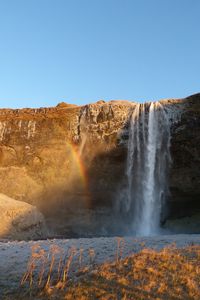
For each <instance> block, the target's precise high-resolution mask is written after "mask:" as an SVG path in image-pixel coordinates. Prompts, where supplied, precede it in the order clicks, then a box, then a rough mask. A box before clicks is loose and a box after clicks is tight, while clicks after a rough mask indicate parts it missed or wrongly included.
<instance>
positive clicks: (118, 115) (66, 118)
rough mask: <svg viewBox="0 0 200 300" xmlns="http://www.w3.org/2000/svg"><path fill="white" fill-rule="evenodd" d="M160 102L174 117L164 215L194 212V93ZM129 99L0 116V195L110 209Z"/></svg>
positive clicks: (120, 171)
mask: <svg viewBox="0 0 200 300" xmlns="http://www.w3.org/2000/svg"><path fill="white" fill-rule="evenodd" d="M161 103H162V104H163V105H164V106H165V107H166V111H168V112H169V113H170V114H171V115H172V117H171V118H172V126H171V156H172V166H171V171H170V176H169V180H170V182H169V186H170V198H169V199H168V202H169V205H168V207H169V211H168V216H171V217H177V216H185V215H187V214H188V209H189V210H190V213H193V212H196V211H197V210H198V208H200V201H199V199H200V171H199V170H200V147H199V146H200V135H199V132H200V131H199V130H200V94H197V95H193V96H191V97H188V98H185V99H179V100H173V99H172V100H163V101H161ZM134 107H135V103H134V102H129V101H110V102H104V101H103V100H101V101H98V102H97V103H94V104H89V105H85V106H74V105H68V104H66V103H61V104H59V105H57V106H56V107H51V108H39V109H27V108H26V109H14V110H12V109H1V110H0V192H2V193H4V194H7V195H9V196H10V197H13V198H15V199H18V200H22V201H26V202H28V203H30V204H34V205H36V206H37V207H38V208H39V209H40V210H42V212H44V213H45V215H49V214H55V213H56V210H57V209H58V210H60V208H62V209H63V208H66V209H67V210H68V211H70V210H72V209H76V208H77V207H78V208H81V207H85V208H87V209H90V208H95V207H97V206H107V207H110V208H112V207H113V204H114V202H115V199H116V197H117V192H118V187H119V186H120V184H121V182H122V179H123V176H124V172H125V166H126V157H127V140H128V132H129V131H128V130H129V117H130V114H131V112H132V110H133V109H134Z"/></svg>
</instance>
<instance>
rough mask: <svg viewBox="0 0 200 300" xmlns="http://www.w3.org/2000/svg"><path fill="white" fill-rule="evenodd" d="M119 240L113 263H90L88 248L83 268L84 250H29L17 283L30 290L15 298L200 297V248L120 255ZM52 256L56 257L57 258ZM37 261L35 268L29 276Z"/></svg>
mask: <svg viewBox="0 0 200 300" xmlns="http://www.w3.org/2000/svg"><path fill="white" fill-rule="evenodd" d="M123 243H124V241H123V240H122V239H118V240H117V253H116V260H115V262H113V263H104V264H102V265H100V266H97V265H95V264H94V259H95V253H94V251H93V249H90V250H89V253H88V255H89V256H90V265H88V266H87V267H82V257H83V249H80V250H79V251H77V250H76V249H70V250H69V253H68V254H67V255H64V253H63V251H62V249H60V248H58V247H56V246H53V247H52V248H51V250H50V252H51V253H50V254H49V253H48V255H47V253H46V255H45V252H44V250H42V249H40V248H35V249H33V253H32V257H31V260H30V262H29V265H28V269H27V272H26V273H25V275H24V277H23V278H22V282H21V284H22V285H25V286H26V288H28V286H29V293H28V294H26V296H25V294H24V295H21V298H20V296H19V295H18V299H52V300H56V299H57V300H60V299H65V300H71V299H77V300H86V299H90V300H95V299H102V300H108V299H109V300H111V299H113V300H114V299H119V300H121V299H123V300H129V299H134V300H137V299H145V300H146V299H152V300H154V299H157V300H158V299H166V300H172V299H174V300H175V299H180V300H182V299H186V300H190V299H191V300H192V299H193V300H199V299H200V246H188V247H186V248H182V249H177V248H176V247H175V245H172V246H171V247H167V248H165V249H163V250H161V251H155V250H151V249H143V250H142V251H140V252H139V253H136V254H133V255H131V256H129V257H127V258H125V259H121V255H122V253H121V252H122V249H123ZM56 255H59V259H58V257H57V260H56ZM45 257H46V258H45ZM47 258H48V259H49V263H47ZM73 260H74V262H75V260H76V261H77V269H76V272H75V275H74V276H72V278H71V279H70V276H69V273H70V267H71V265H72V263H73ZM36 261H37V262H39V266H40V270H39V272H38V271H37V276H34V271H36V269H37V268H38V264H37V263H36ZM55 263H56V264H57V265H56V272H55V266H54V264H55ZM45 266H46V275H45ZM7 299H11V298H7Z"/></svg>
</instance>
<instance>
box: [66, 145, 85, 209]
mask: <svg viewBox="0 0 200 300" xmlns="http://www.w3.org/2000/svg"><path fill="white" fill-rule="evenodd" d="M66 143H67V147H68V149H69V150H70V154H71V156H72V160H73V163H74V165H75V168H76V172H77V176H78V178H80V180H81V182H82V186H83V188H84V191H85V194H86V196H87V197H86V198H87V203H86V204H87V206H90V192H89V181H88V176H87V172H86V168H85V164H84V162H83V160H82V157H81V154H80V151H79V147H77V145H74V144H72V143H69V142H66Z"/></svg>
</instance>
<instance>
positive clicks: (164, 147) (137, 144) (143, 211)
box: [120, 102, 171, 235]
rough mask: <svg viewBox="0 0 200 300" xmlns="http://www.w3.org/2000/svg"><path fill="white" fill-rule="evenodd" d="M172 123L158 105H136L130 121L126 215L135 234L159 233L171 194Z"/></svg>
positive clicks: (125, 194)
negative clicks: (169, 175)
mask: <svg viewBox="0 0 200 300" xmlns="http://www.w3.org/2000/svg"><path fill="white" fill-rule="evenodd" d="M169 147H170V122H169V120H168V115H167V113H166V112H165V109H164V107H163V106H162V105H161V104H160V103H159V102H151V103H145V104H136V106H135V108H134V110H133V112H132V115H131V119H130V129H129V140H128V154H127V166H126V178H127V183H126V188H125V190H123V192H122V194H123V197H121V199H120V202H121V203H120V206H121V210H122V211H123V214H125V215H126V216H127V218H129V223H131V229H132V232H133V233H135V234H136V235H151V234H156V233H159V226H160V218H161V212H162V208H163V206H164V202H165V198H166V195H167V193H168V186H167V181H168V180H167V177H168V169H169V165H170V161H171V158H170V151H169Z"/></svg>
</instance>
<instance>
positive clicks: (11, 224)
mask: <svg viewBox="0 0 200 300" xmlns="http://www.w3.org/2000/svg"><path fill="white" fill-rule="evenodd" d="M0 219H1V222H0V239H12V240H27V239H41V238H45V237H46V236H47V232H46V226H45V221H44V217H43V215H42V214H41V213H40V212H39V211H38V210H37V209H36V207H34V206H32V205H30V204H27V203H25V202H22V201H16V200H14V199H12V198H10V197H7V196H6V195H4V194H0Z"/></svg>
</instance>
